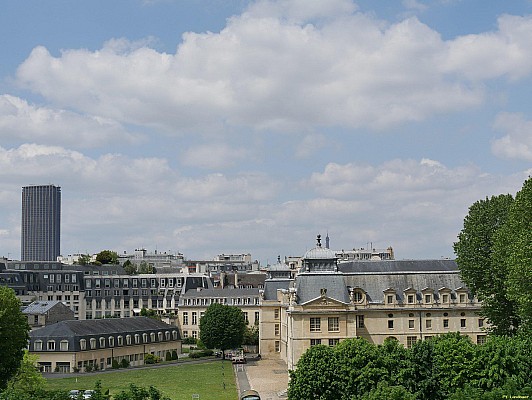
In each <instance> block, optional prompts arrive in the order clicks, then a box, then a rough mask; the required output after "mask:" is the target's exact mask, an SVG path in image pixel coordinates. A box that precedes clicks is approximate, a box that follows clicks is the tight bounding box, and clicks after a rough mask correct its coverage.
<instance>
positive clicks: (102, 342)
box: [100, 337, 105, 349]
mask: <svg viewBox="0 0 532 400" xmlns="http://www.w3.org/2000/svg"><path fill="white" fill-rule="evenodd" d="M103 348H105V338H104V337H101V338H100V349H103Z"/></svg>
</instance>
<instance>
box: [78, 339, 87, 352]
mask: <svg viewBox="0 0 532 400" xmlns="http://www.w3.org/2000/svg"><path fill="white" fill-rule="evenodd" d="M79 348H80V350H87V341H86V340H85V339H80V341H79Z"/></svg>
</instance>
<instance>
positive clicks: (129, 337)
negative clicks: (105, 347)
mask: <svg viewBox="0 0 532 400" xmlns="http://www.w3.org/2000/svg"><path fill="white" fill-rule="evenodd" d="M126 345H128V346H129V345H131V335H126Z"/></svg>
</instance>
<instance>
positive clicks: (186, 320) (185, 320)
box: [183, 311, 188, 325]
mask: <svg viewBox="0 0 532 400" xmlns="http://www.w3.org/2000/svg"><path fill="white" fill-rule="evenodd" d="M183 325H188V312H186V311H185V312H184V313H183Z"/></svg>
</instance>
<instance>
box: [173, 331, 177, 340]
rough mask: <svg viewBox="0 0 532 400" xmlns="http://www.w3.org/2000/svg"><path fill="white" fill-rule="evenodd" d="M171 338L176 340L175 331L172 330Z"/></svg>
mask: <svg viewBox="0 0 532 400" xmlns="http://www.w3.org/2000/svg"><path fill="white" fill-rule="evenodd" d="M172 338H173V339H174V340H177V331H172Z"/></svg>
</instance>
